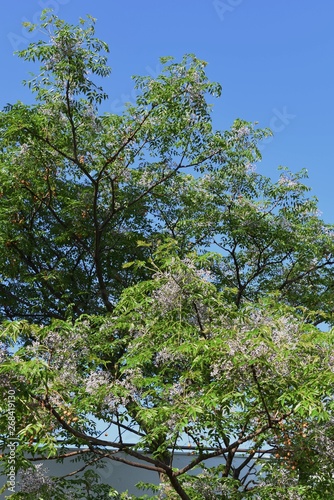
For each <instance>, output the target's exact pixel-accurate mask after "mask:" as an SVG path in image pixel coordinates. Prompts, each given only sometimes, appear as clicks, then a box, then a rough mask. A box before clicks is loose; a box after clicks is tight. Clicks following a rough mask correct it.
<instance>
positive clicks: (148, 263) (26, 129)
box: [0, 12, 334, 500]
mask: <svg viewBox="0 0 334 500" xmlns="http://www.w3.org/2000/svg"><path fill="white" fill-rule="evenodd" d="M40 27H41V28H42V30H43V32H44V38H43V39H42V40H40V41H39V42H37V43H31V44H30V45H29V46H28V48H27V49H26V50H23V51H21V52H19V56H20V57H22V58H23V59H24V60H27V61H34V62H37V63H38V64H39V65H40V68H39V71H38V73H37V74H36V75H34V76H33V77H32V79H31V80H30V81H27V82H26V84H27V85H28V86H29V87H30V88H31V90H32V92H33V94H34V96H35V102H34V104H32V105H26V104H24V103H22V102H17V103H14V104H8V105H7V106H6V107H5V109H4V110H3V111H2V112H1V113H0V130H1V136H0V176H1V183H0V186H1V188H0V196H1V198H0V244H1V247H2V251H1V254H0V273H1V277H0V314H1V321H2V322H1V341H2V344H1V365H0V377H1V392H2V403H1V405H2V415H3V418H2V420H1V424H0V428H1V439H2V445H3V448H4V450H5V449H8V445H9V444H10V443H11V440H12V438H13V436H12V434H11V433H10V432H9V427H8V422H9V420H8V419H9V418H12V417H10V415H12V414H13V410H12V409H11V408H14V407H15V436H14V437H15V439H16V442H15V467H16V469H15V471H16V472H17V471H19V472H21V473H22V474H23V478H25V479H23V480H22V481H21V483H22V488H21V491H20V490H19V489H17V491H16V492H14V491H12V493H13V495H12V496H11V498H31V499H32V498H42V496H43V494H46V493H48V492H49V491H51V490H50V488H51V489H52V492H53V493H52V495H53V498H55V499H58V498H59V499H63V498H82V496H81V495H82V491H83V490H82V488H83V485H84V487H85V488H86V489H85V491H86V492H88V493H87V495H90V496H87V498H108V494H109V490H110V487H109V486H107V485H101V484H99V483H98V482H96V481H95V479H96V478H95V477H94V474H93V475H92V474H91V473H90V472H89V470H88V469H87V470H86V472H85V474H86V475H85V476H84V478H83V477H81V479H79V480H77V479H76V478H75V476H73V477H72V476H71V477H68V478H58V479H57V478H52V480H51V479H49V480H47V479H45V478H44V476H42V475H41V473H40V470H39V469H38V470H37V469H36V468H35V469H34V470H32V469H31V463H30V461H29V457H34V459H36V458H38V457H40V458H41V459H43V460H44V461H46V460H47V459H50V458H55V457H58V458H59V459H61V460H64V461H65V463H66V460H69V459H70V458H71V457H70V456H69V455H70V454H69V453H68V452H67V451H66V450H68V449H69V448H73V447H75V448H76V449H77V454H76V458H77V459H78V460H79V459H80V460H81V462H80V465H79V467H78V469H82V470H85V468H86V467H87V468H88V466H89V465H91V464H92V463H95V464H96V463H99V460H102V459H105V458H107V459H110V460H118V461H123V462H124V463H126V464H128V465H129V467H131V466H138V465H140V466H141V467H143V468H147V469H148V470H152V471H155V472H156V473H157V474H159V477H160V485H159V486H158V487H157V488H156V489H154V487H153V486H152V488H151V493H150V495H151V496H152V495H156V498H170V499H173V498H182V499H189V498H191V499H192V500H197V499H198V500H202V499H210V498H212V499H213V498H226V499H230V498H231V499H238V498H240V499H241V498H254V499H255V498H256V499H260V498H261V499H262V498H263V499H275V498H277V499H282V498H312V499H313V498H314V499H323V498H330V497H331V492H332V489H333V466H332V454H333V451H334V449H333V426H332V422H333V402H332V401H333V389H332V388H333V382H334V358H333V355H332V351H333V341H334V337H333V333H334V332H333V329H332V325H333V301H334V294H333V287H334V279H333V264H334V251H333V250H334V242H333V235H334V227H333V226H332V225H330V224H326V223H325V222H324V221H323V220H321V217H320V215H319V213H318V210H317V200H316V199H314V198H311V197H309V195H308V191H309V190H308V188H307V187H306V185H305V184H304V183H303V178H304V177H305V175H306V172H304V171H302V172H299V173H292V172H291V171H290V170H288V169H287V168H285V167H281V168H280V171H279V175H278V179H277V181H274V180H272V179H271V178H269V177H266V176H264V175H263V174H261V173H259V172H258V171H257V169H256V165H257V163H258V162H259V161H260V160H261V154H260V151H259V145H260V143H261V140H262V139H263V138H265V137H266V136H268V135H269V134H270V133H271V132H270V131H269V130H261V129H259V128H258V127H257V126H256V125H255V124H252V123H249V122H246V121H244V120H241V119H237V120H236V121H235V122H234V123H233V124H232V126H231V128H230V129H229V130H226V131H219V130H214V128H213V125H212V115H211V100H212V98H213V97H219V95H220V92H221V87H220V85H219V84H216V83H212V82H210V81H209V80H208V78H207V76H206V73H205V63H204V62H203V61H200V60H198V59H197V58H196V57H195V56H194V55H186V56H185V57H184V58H183V59H182V61H181V62H176V61H174V59H172V58H170V57H166V58H162V59H161V62H162V65H163V69H162V72H161V74H160V75H159V76H157V77H156V78H153V77H148V76H144V77H134V82H135V87H136V92H137V97H136V102H135V103H129V104H128V105H127V106H126V107H125V109H124V111H123V112H122V113H120V114H114V113H108V112H102V111H101V110H103V102H104V101H106V100H107V99H108V95H107V94H106V92H105V90H104V88H103V87H102V83H101V82H102V79H103V78H105V77H108V75H109V74H110V69H109V67H108V65H107V53H108V46H107V45H106V44H105V43H104V42H102V41H101V40H98V39H97V38H96V37H95V33H94V19H92V18H90V17H88V19H87V20H80V22H79V24H78V25H77V26H73V25H70V24H68V23H66V22H65V21H62V20H60V19H59V18H57V17H56V16H54V15H52V13H50V12H45V13H44V14H43V17H42V19H41V26H40ZM36 28H37V27H36V26H33V25H27V29H31V30H33V29H36ZM323 324H325V325H326V328H324V327H323ZM324 330H326V331H324ZM9 394H11V395H14V394H15V405H14V404H13V405H14V406H12V404H10V403H9V401H11V400H12V399H11V398H9V397H8V395H9ZM6 416H7V418H6ZM101 422H102V423H103V425H102V424H101ZM103 426H104V427H103ZM101 428H103V429H104V430H103V431H101ZM188 445H189V446H190V448H191V449H192V450H193V452H194V455H191V456H190V457H189V463H188V465H187V466H186V467H184V468H182V469H177V468H175V467H174V465H173V460H174V456H175V453H177V452H179V451H182V450H183V449H184V447H185V446H188ZM27 453H28V454H29V455H27ZM124 456H125V457H126V458H124ZM27 457H28V458H27ZM213 457H221V465H220V466H219V467H212V466H210V458H213ZM240 457H241V462H240ZM2 459H3V461H4V464H5V467H6V470H7V472H10V471H11V465H12V464H11V462H10V455H9V454H8V453H5V452H4V455H3V457H2ZM237 459H238V462H236V460H237ZM138 460H141V462H138ZM236 463H238V465H236ZM240 464H241V465H240ZM194 470H196V471H197V474H196V475H192V472H193V471H194ZM29 478H30V479H29ZM33 478H35V479H33ZM36 478H39V480H37V479H36ZM6 487H8V484H7V486H5V488H6ZM113 494H114V496H115V497H116V495H117V494H116V492H115V493H113ZM27 495H28V496H27ZM41 495H42V496H41ZM66 495H67V496H66ZM119 498H121V497H119ZM122 498H126V494H123V496H122ZM128 498H130V496H128ZM143 498H144V497H143Z"/></svg>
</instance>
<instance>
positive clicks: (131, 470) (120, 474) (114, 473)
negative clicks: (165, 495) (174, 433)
mask: <svg viewBox="0 0 334 500" xmlns="http://www.w3.org/2000/svg"><path fill="white" fill-rule="evenodd" d="M119 455H120V456H123V457H125V455H122V454H119ZM193 458H194V455H191V454H190V453H186V452H185V453H176V454H175V459H174V466H175V467H177V468H180V467H184V466H185V465H186V464H188V463H189V461H190V460H192V459H193ZM241 460H242V457H239V458H237V459H236V462H235V465H236V466H238V465H240V463H241ZM103 462H104V464H105V467H104V468H102V469H100V468H98V469H96V468H95V469H94V470H95V471H96V472H97V473H98V474H99V476H100V478H101V483H107V484H109V485H110V486H112V487H113V488H115V489H116V490H117V491H119V492H123V491H126V490H128V491H129V493H132V494H137V495H140V494H142V495H143V494H144V493H146V494H148V493H149V492H148V491H145V492H144V491H142V490H138V489H137V488H136V486H135V485H136V484H137V483H138V482H147V483H154V484H159V479H158V474H156V473H154V472H151V471H147V470H145V469H140V468H137V467H131V466H129V465H125V464H122V463H120V462H116V461H114V460H104V461H103ZM137 462H139V461H137ZM34 463H38V462H34ZM221 463H222V459H221V458H215V459H210V460H209V461H207V462H206V464H207V465H208V466H217V465H219V464H221ZM43 464H44V466H45V467H47V468H48V469H49V471H50V472H49V474H50V476H62V475H64V474H68V473H69V472H72V471H74V470H76V469H78V468H80V467H81V466H82V462H78V463H73V462H71V461H70V460H68V459H67V460H66V461H64V462H63V463H57V462H56V461H55V460H46V461H44V462H43ZM197 472H199V469H197ZM194 473H196V471H195V472H194ZM5 481H6V478H5V477H4V476H3V475H2V476H0V486H3V485H4V484H5ZM16 488H17V491H19V479H17V482H16ZM9 493H10V492H9V491H7V492H6V493H5V494H3V495H0V499H5V496H6V495H8V494H9Z"/></svg>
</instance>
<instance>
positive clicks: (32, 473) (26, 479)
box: [20, 463, 53, 494]
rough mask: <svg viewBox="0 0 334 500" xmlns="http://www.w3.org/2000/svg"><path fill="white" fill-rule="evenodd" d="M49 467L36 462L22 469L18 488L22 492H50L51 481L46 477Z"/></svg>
mask: <svg viewBox="0 0 334 500" xmlns="http://www.w3.org/2000/svg"><path fill="white" fill-rule="evenodd" d="M48 472H49V469H47V468H46V467H43V464H42V463H41V464H37V465H35V466H34V467H29V468H28V469H26V470H24V471H22V473H21V482H20V489H21V491H22V492H23V493H27V494H29V493H30V494H32V493H34V494H37V493H40V492H41V493H51V492H52V487H53V481H52V479H51V478H50V477H48Z"/></svg>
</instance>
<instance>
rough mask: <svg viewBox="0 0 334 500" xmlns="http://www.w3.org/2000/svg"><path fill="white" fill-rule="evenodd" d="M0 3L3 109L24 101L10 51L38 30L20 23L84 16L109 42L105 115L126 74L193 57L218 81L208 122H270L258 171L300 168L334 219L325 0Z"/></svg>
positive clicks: (116, 107) (126, 93)
mask: <svg viewBox="0 0 334 500" xmlns="http://www.w3.org/2000/svg"><path fill="white" fill-rule="evenodd" d="M0 8H1V11H0V12H1V15H0V36H1V40H0V60H1V64H2V67H3V68H4V71H3V77H2V80H1V93H0V108H1V109H2V108H3V106H5V105H6V103H8V102H9V103H14V102H16V101H17V100H21V101H23V102H27V103H28V102H31V95H30V93H29V90H28V89H27V88H25V87H24V86H22V83H21V82H22V80H24V79H26V78H27V77H28V76H29V75H28V72H29V70H31V67H30V66H29V64H27V63H25V62H23V61H22V60H20V59H19V58H18V57H17V56H15V55H14V54H13V53H14V51H15V50H22V49H24V48H25V47H26V46H27V45H28V44H29V43H30V42H33V41H37V40H38V34H37V33H36V32H34V33H33V34H29V33H27V32H26V31H25V30H24V29H23V28H22V22H24V21H31V22H37V21H38V19H39V17H40V14H41V11H42V9H43V8H53V10H54V12H55V13H56V14H57V15H58V16H59V17H60V18H62V19H65V20H66V21H68V22H71V23H74V24H76V23H77V21H78V19H79V18H80V17H85V16H86V15H87V14H90V15H92V16H93V17H95V18H96V19H97V23H96V35H97V36H98V37H99V38H101V39H103V40H104V41H106V42H107V43H108V45H109V47H110V57H109V63H110V65H111V67H112V74H111V76H110V77H109V78H108V80H107V81H106V82H105V84H104V86H105V90H106V91H107V92H108V94H109V101H108V102H107V103H106V104H105V105H104V110H105V111H111V112H120V111H121V109H122V106H123V104H124V102H126V101H133V99H134V92H133V81H132V80H131V75H134V74H135V75H148V74H149V75H151V76H155V75H157V73H158V72H159V69H160V68H161V65H160V63H159V58H160V57H161V56H174V57H175V59H176V60H180V59H181V58H182V56H183V55H184V54H186V53H194V54H195V55H196V56H197V57H198V58H200V59H203V60H205V61H206V62H207V63H208V66H207V74H208V76H209V78H210V79H211V80H213V81H218V82H219V83H220V84H221V85H222V87H223V92H222V96H221V98H220V99H219V100H216V101H215V103H214V109H213V121H214V127H215V128H217V129H221V130H225V129H227V128H229V127H230V126H231V124H232V123H233V121H234V120H235V119H236V118H242V119H245V120H248V121H252V122H258V123H259V126H260V127H263V128H265V127H270V128H271V129H272V130H273V132H274V137H273V138H272V139H270V140H269V141H267V142H266V143H264V144H263V146H262V148H261V152H262V155H263V160H262V162H261V163H260V164H259V165H258V166H257V170H258V171H259V172H261V173H263V174H265V175H268V176H270V177H272V178H273V179H276V178H277V177H278V173H277V167H278V166H279V165H283V166H286V167H288V168H290V169H291V170H292V171H293V172H296V171H299V170H301V169H302V168H306V169H307V170H308V175H309V178H308V180H307V181H306V183H307V185H309V186H310V187H311V188H312V190H311V194H312V195H316V196H317V197H318V199H319V208H320V210H321V212H322V217H323V218H324V219H325V220H326V222H329V223H334V213H333V202H332V199H333V186H334V165H333V152H332V149H333V146H334V130H333V118H334V98H333V91H334V65H333V63H334V61H333V56H334V29H333V27H334V2H333V0H319V1H318V2H316V1H315V0H168V1H166V0H165V1H161V0H94V1H92V0H39V1H33V0H31V1H27V0H11V1H8V2H7V1H4V2H1V6H0Z"/></svg>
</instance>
